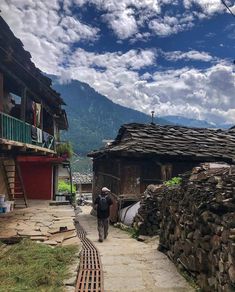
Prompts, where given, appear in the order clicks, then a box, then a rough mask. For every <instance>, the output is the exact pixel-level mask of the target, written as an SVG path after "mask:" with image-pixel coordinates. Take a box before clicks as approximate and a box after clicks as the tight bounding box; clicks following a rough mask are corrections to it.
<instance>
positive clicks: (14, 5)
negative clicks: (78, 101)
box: [1, 0, 235, 122]
mask: <svg viewBox="0 0 235 292" xmlns="http://www.w3.org/2000/svg"><path fill="white" fill-rule="evenodd" d="M73 1H75V0H73ZM87 1H88V0H83V1H82V0H76V2H77V5H83V4H85V3H87ZM89 2H90V3H93V4H95V5H96V6H97V7H98V8H99V9H101V10H102V11H103V12H102V13H103V17H104V18H105V20H106V21H107V22H108V23H109V25H110V26H112V25H113V26H112V29H113V31H114V32H115V33H116V34H117V35H118V37H119V38H121V39H124V38H130V39H132V40H133V41H134V40H135V38H141V37H144V33H142V32H139V31H138V29H139V27H140V26H142V25H143V24H144V23H145V22H146V21H147V20H148V19H150V18H151V19H153V20H152V21H153V22H151V25H152V27H151V29H152V30H153V31H155V33H157V34H159V35H161V36H166V35H168V34H171V33H177V32H179V31H181V30H184V29H188V28H189V27H190V26H191V25H193V22H194V20H195V17H196V16H194V14H191V13H185V14H184V15H182V16H181V17H180V16H179V15H175V16H170V15H163V16H162V17H161V16H160V15H159V13H160V11H161V8H162V5H165V4H167V3H168V4H170V3H171V4H172V5H173V3H174V5H175V4H177V2H178V1H177V0H175V1H174V2H172V1H171V0H162V1H151V0H143V1H141V0H139V1H134V0H126V1H124V0H119V1H114V0H112V1H111V0H89ZM71 3H72V0H66V1H64V2H63V7H64V10H63V11H61V6H60V4H61V2H60V1H59V0H58V1H56V0H54V1H39V0H38V1H33V0H21V1H18V0H2V3H1V10H2V15H3V17H4V18H5V19H6V20H7V22H8V23H9V25H10V27H11V28H12V29H13V31H14V32H15V34H16V35H17V36H18V37H19V38H20V39H21V40H22V41H23V43H24V45H25V48H26V49H27V50H29V51H30V52H31V54H32V56H33V61H34V62H35V63H36V65H37V66H38V67H40V69H41V70H43V71H45V72H47V73H51V74H60V75H61V80H62V82H67V81H68V80H69V79H70V78H74V79H78V80H81V81H84V82H87V83H89V84H90V85H91V86H92V87H94V88H95V89H96V90H97V91H99V92H101V93H102V94H104V95H106V96H108V97H109V98H110V99H112V100H113V101H114V102H117V103H120V104H122V105H124V106H128V107H131V108H135V109H137V110H141V111H143V112H147V113H149V112H150V111H151V110H155V112H156V113H157V114H158V115H178V114H181V115H184V116H190V117H194V118H201V119H207V120H209V121H212V122H218V121H220V122H224V121H227V122H235V117H234V109H235V100H234V99H233V95H234V92H235V85H234V84H235V74H234V72H233V71H232V66H231V65H229V64H226V62H221V60H220V64H215V63H216V62H213V61H216V60H217V59H216V58H214V57H213V56H211V55H210V54H208V53H207V52H199V51H195V50H191V51H188V52H179V51H173V52H162V51H157V50H156V51H155V50H154V49H151V48H150V49H145V50H144V49H140V50H134V49H133V50H129V51H127V52H104V53H100V54H98V53H95V52H88V51H86V50H84V49H81V48H78V49H76V50H75V51H73V50H72V48H73V44H74V43H76V42H78V41H82V40H85V41H86V40H89V41H93V40H94V39H96V37H97V34H98V29H97V28H94V27H91V26H89V25H87V24H84V23H81V21H80V20H79V19H78V18H74V17H73V15H72V14H71ZM184 3H185V5H186V6H187V5H188V6H191V5H192V4H193V1H190V0H187V1H186V0H185V1H184ZM203 3H204V4H205V3H206V1H204V2H203V1H200V2H199V4H200V5H202V4H203ZM203 7H204V6H203ZM216 7H217V6H216ZM218 7H219V6H218ZM136 9H137V12H138V13H133V11H135V12H136ZM215 12H220V8H218V9H217V8H216V9H214V8H213V9H211V8H210V9H209V10H207V11H206V10H205V9H204V10H203V11H202V12H201V13H202V14H203V13H204V14H203V15H205V13H207V14H210V15H212V14H213V13H215ZM108 16H109V17H110V18H107V17H108ZM123 19H124V21H123V24H122V20H123ZM161 20H163V21H162V26H159V24H160V23H161ZM113 21H115V24H114V22H113ZM154 21H155V22H154ZM124 23H129V27H128V28H126V27H125V25H124ZM170 29H171V31H170ZM145 33H146V35H145V37H149V34H148V32H145ZM137 36H138V37H137ZM158 53H160V54H163V55H164V56H165V58H166V59H168V60H172V61H175V60H201V61H204V62H212V63H214V65H212V66H211V67H209V68H208V69H204V70H199V69H192V68H187V67H185V68H182V69H177V70H166V71H164V70H158V71H155V72H154V70H156V69H155V68H156V66H155V65H156V62H157V55H158ZM148 66H150V69H149V68H148ZM148 69H149V70H148ZM142 72H143V73H142Z"/></svg>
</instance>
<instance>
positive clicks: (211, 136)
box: [88, 123, 235, 162]
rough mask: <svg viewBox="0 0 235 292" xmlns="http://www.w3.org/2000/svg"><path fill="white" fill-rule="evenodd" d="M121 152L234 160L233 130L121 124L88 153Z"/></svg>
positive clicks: (140, 154) (234, 142)
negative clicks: (111, 136) (105, 141)
mask: <svg viewBox="0 0 235 292" xmlns="http://www.w3.org/2000/svg"><path fill="white" fill-rule="evenodd" d="M104 154H114V155H122V156H142V155H158V156H164V157H166V156H168V157H175V158H179V159H180V158H183V159H187V158H188V159H194V160H201V161H202V160H213V161H227V162H232V161H235V132H234V130H232V129H231V130H227V131H225V130H220V129H219V130H218V129H217V130H214V129H205V128H187V127H181V126H172V125H170V126H162V125H154V124H136V123H132V124H126V125H123V126H122V127H121V128H120V130H119V132H118V135H117V137H116V139H115V140H114V142H113V143H112V144H111V145H108V146H106V147H105V148H103V149H100V150H98V151H93V152H91V153H89V154H88V156H90V157H98V156H100V155H104Z"/></svg>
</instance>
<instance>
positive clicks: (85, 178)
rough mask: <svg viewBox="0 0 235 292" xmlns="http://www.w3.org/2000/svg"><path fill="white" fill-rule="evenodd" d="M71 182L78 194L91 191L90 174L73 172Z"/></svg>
mask: <svg viewBox="0 0 235 292" xmlns="http://www.w3.org/2000/svg"><path fill="white" fill-rule="evenodd" d="M73 183H74V185H75V188H76V191H77V192H78V193H79V194H80V195H81V194H88V193H89V194H91V193H92V175H90V174H82V173H79V172H74V173H73Z"/></svg>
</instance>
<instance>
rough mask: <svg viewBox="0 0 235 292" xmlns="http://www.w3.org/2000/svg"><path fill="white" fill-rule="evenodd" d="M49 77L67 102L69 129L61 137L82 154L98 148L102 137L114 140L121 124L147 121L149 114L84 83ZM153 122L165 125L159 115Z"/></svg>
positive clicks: (149, 120) (148, 120)
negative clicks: (117, 102)
mask: <svg viewBox="0 0 235 292" xmlns="http://www.w3.org/2000/svg"><path fill="white" fill-rule="evenodd" d="M50 77H51V78H52V79H53V87H54V88H55V89H56V90H57V91H58V92H60V93H61V96H62V97H63V99H64V101H65V102H66V104H67V106H66V111H67V115H68V119H69V131H68V132H65V133H64V137H63V138H64V139H65V140H70V141H71V142H72V144H73V147H74V150H75V152H76V153H78V154H80V155H82V156H85V155H86V154H87V153H88V152H89V151H91V150H94V149H98V148H100V147H101V146H102V145H103V143H102V140H104V139H114V138H115V137H116V135H117V131H118V129H119V127H120V126H121V125H122V124H124V123H131V122H140V123H149V122H151V117H150V116H148V115H146V114H144V113H141V112H138V111H135V110H133V109H129V108H126V107H123V106H120V105H118V104H115V103H113V102H112V101H111V100H109V99H108V98H107V97H105V96H103V95H101V94H99V93H98V92H96V91H95V90H94V89H93V88H91V87H90V86H89V85H88V84H86V83H82V82H80V81H75V80H72V81H71V82H70V83H68V84H60V83H59V82H58V81H57V79H56V77H52V76H50ZM155 122H156V123H159V124H167V121H166V120H164V119H161V118H159V119H156V120H155ZM168 124H169V123H168Z"/></svg>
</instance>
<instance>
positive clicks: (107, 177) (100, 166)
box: [93, 157, 198, 200]
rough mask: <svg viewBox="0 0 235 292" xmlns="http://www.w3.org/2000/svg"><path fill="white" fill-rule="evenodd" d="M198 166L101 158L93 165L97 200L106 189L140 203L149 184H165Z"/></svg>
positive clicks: (188, 163)
mask: <svg viewBox="0 0 235 292" xmlns="http://www.w3.org/2000/svg"><path fill="white" fill-rule="evenodd" d="M197 164H198V162H186V161H183V162H180V161H169V160H168V161H160V160H157V159H156V158H146V159H143V158H142V159H141V158H138V159H137V158H132V159H131V158H127V157H125V158H124V157H123V158H100V159H96V160H94V162H93V172H94V174H93V198H95V197H96V196H97V195H98V194H99V193H100V192H101V188H102V187H104V186H106V187H108V188H109V189H110V190H111V191H112V192H113V193H114V194H116V195H117V196H120V195H125V196H127V197H132V198H134V197H136V199H137V200H138V199H139V198H140V196H141V194H142V193H143V192H144V191H145V189H146V188H147V186H148V185H149V184H161V183H162V182H163V181H164V180H168V179H170V178H172V177H174V176H178V175H179V174H182V173H184V172H185V171H188V170H191V169H192V168H193V167H194V166H196V165H197Z"/></svg>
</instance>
